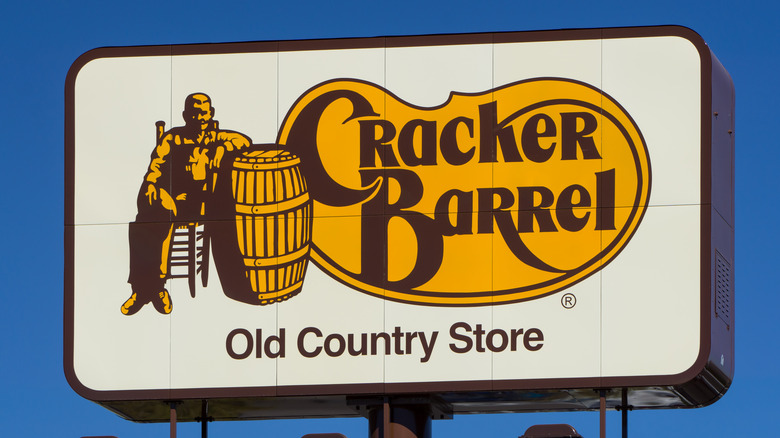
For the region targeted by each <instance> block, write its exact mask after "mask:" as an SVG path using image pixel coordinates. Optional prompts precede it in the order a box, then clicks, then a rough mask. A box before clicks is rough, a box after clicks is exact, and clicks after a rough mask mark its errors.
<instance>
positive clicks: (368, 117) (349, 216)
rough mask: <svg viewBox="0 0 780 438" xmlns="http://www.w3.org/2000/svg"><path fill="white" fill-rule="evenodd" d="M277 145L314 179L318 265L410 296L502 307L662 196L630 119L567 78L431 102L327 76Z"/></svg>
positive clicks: (589, 270)
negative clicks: (656, 193) (654, 194)
mask: <svg viewBox="0 0 780 438" xmlns="http://www.w3.org/2000/svg"><path fill="white" fill-rule="evenodd" d="M277 142H278V143H279V144H283V145H285V146H286V149H287V150H288V151H290V153H294V154H295V155H296V156H298V157H300V161H301V164H300V168H301V171H302V172H303V174H304V175H305V176H306V179H307V181H308V186H309V195H310V197H311V199H312V201H313V211H314V212H315V213H316V217H315V218H314V220H313V233H312V234H311V258H312V261H313V262H314V263H316V264H317V265H318V266H319V267H321V268H322V269H323V270H325V271H326V272H328V273H329V274H330V275H331V276H333V277H334V278H336V279H338V280H339V281H341V282H343V283H346V284H348V285H350V286H352V287H354V288H356V289H359V290H361V291H364V292H366V293H369V294H372V295H375V296H379V297H383V298H385V299H391V300H395V301H403V302H408V303H415V304H428V305H445V306H447V305H455V306H460V305H467V306H474V305H491V304H502V303H510V302H517V301H522V300H528V299H533V298H538V297H541V296H544V295H547V294H551V293H554V292H557V291H560V290H562V289H565V288H567V287H569V286H571V285H573V284H575V283H577V282H579V281H581V280H583V279H584V278H586V277H588V276H590V275H592V274H593V273H595V272H597V271H598V270H599V269H601V268H602V267H603V266H605V265H606V264H607V263H609V262H610V261H611V260H613V259H614V258H615V257H616V256H617V255H618V253H619V252H620V251H621V250H622V249H623V248H624V247H625V246H626V244H627V243H628V242H629V240H630V239H631V237H632V235H633V234H634V232H635V231H636V229H637V227H638V226H639V224H640V222H641V220H642V217H643V215H644V212H645V209H646V207H647V203H648V200H649V196H650V182H651V178H650V162H649V155H648V152H647V147H646V145H645V143H644V139H643V138H642V135H641V133H640V131H639V129H638V127H637V126H636V124H635V123H634V121H633V120H632V119H631V117H630V115H629V114H628V113H627V112H626V111H625V110H624V109H623V108H622V107H621V106H620V105H619V104H618V103H617V102H616V101H614V100H613V99H612V98H611V97H609V96H608V95H606V94H605V93H603V92H601V91H600V90H598V89H596V88H594V87H592V86H590V85H587V84H584V83H580V82H576V81H571V80H566V79H534V80H528V81H522V82H517V83H514V84H510V85H507V86H503V87H500V88H497V89H494V90H487V91H485V92H483V93H475V94H457V93H453V94H452V95H451V96H450V98H449V100H448V101H447V102H444V103H443V104H441V105H440V106H437V107H431V108H423V107H417V106H415V105H413V104H412V103H408V102H404V101H403V100H401V99H399V98H398V97H396V96H394V95H393V94H392V93H391V92H389V91H387V90H385V89H383V88H381V87H379V86H377V85H375V84H372V83H368V82H361V81H356V80H335V81H330V82H326V83H323V84H320V85H319V86H316V87H314V88H312V89H311V90H309V91H308V92H307V93H305V94H304V95H303V96H301V97H300V98H299V99H298V101H297V102H296V103H295V105H294V106H293V107H292V109H291V110H290V111H289V113H288V114H287V117H286V118H285V120H284V122H283V124H282V127H281V128H280V132H279V137H278V140H277ZM290 208H291V209H294V208H297V207H294V206H292V205H291V206H290ZM253 232H254V231H253ZM274 275H277V274H274Z"/></svg>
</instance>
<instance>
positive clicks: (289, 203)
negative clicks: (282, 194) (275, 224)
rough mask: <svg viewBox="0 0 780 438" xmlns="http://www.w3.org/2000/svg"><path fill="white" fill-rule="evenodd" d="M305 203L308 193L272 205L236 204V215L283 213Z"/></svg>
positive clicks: (307, 199) (307, 200)
mask: <svg viewBox="0 0 780 438" xmlns="http://www.w3.org/2000/svg"><path fill="white" fill-rule="evenodd" d="M307 202H309V194H308V193H304V194H303V195H301V196H298V197H295V198H292V199H287V200H284V201H279V202H275V203H273V204H261V205H256V204H255V205H246V204H239V203H236V213H238V214H246V215H257V214H273V213H278V212H285V211H287V210H294V209H296V208H298V207H300V206H301V205H303V204H305V203H307Z"/></svg>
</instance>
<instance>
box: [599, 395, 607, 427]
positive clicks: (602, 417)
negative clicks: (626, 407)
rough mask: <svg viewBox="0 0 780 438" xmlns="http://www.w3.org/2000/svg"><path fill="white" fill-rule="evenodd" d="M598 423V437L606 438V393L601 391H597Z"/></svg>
mask: <svg viewBox="0 0 780 438" xmlns="http://www.w3.org/2000/svg"><path fill="white" fill-rule="evenodd" d="M599 423H600V427H599V430H600V433H599V436H600V437H601V438H607V392H606V391H605V390H603V389H600V390H599Z"/></svg>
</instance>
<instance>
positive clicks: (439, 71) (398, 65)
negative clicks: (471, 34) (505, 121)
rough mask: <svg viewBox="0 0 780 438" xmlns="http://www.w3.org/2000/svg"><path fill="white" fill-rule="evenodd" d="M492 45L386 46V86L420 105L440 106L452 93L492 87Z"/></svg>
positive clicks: (470, 91) (412, 102)
mask: <svg viewBox="0 0 780 438" xmlns="http://www.w3.org/2000/svg"><path fill="white" fill-rule="evenodd" d="M491 59H492V46H491V45H490V44H472V45H462V46H432V47H401V48H397V47H392V48H388V49H387V89H388V90H389V91H390V92H391V93H393V94H395V95H396V96H398V97H399V98H401V99H403V100H405V101H406V102H408V103H410V104H413V105H417V106H424V107H429V106H438V105H441V104H443V103H444V102H446V101H447V99H448V98H449V95H450V93H451V92H460V93H479V92H483V91H488V90H490V89H491V88H492V86H493V78H492V77H491V76H492V75H491V71H492V68H491V66H492V62H491Z"/></svg>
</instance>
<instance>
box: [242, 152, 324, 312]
mask: <svg viewBox="0 0 780 438" xmlns="http://www.w3.org/2000/svg"><path fill="white" fill-rule="evenodd" d="M299 164H300V160H299V159H298V157H296V156H295V155H292V154H290V153H289V152H285V151H281V150H264V151H255V152H250V153H246V154H244V155H243V156H241V157H238V158H236V160H235V161H234V162H233V170H232V178H231V180H232V192H233V198H234V199H235V202H236V206H235V211H236V231H237V235H238V245H239V250H240V251H241V254H242V256H243V258H244V265H245V266H246V272H247V276H248V278H249V281H250V284H251V287H252V290H253V291H254V292H255V293H256V295H257V300H258V301H259V304H261V305H265V304H271V303H274V302H277V301H283V300H286V299H288V298H290V297H292V296H294V295H295V294H297V293H298V292H299V291H300V290H301V287H302V286H303V276H304V274H305V271H306V262H307V261H308V255H309V241H310V239H311V219H312V204H311V201H310V200H309V195H308V192H307V189H306V183H305V180H304V179H303V175H302V174H301V171H300V169H299V166H298V165H299Z"/></svg>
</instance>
